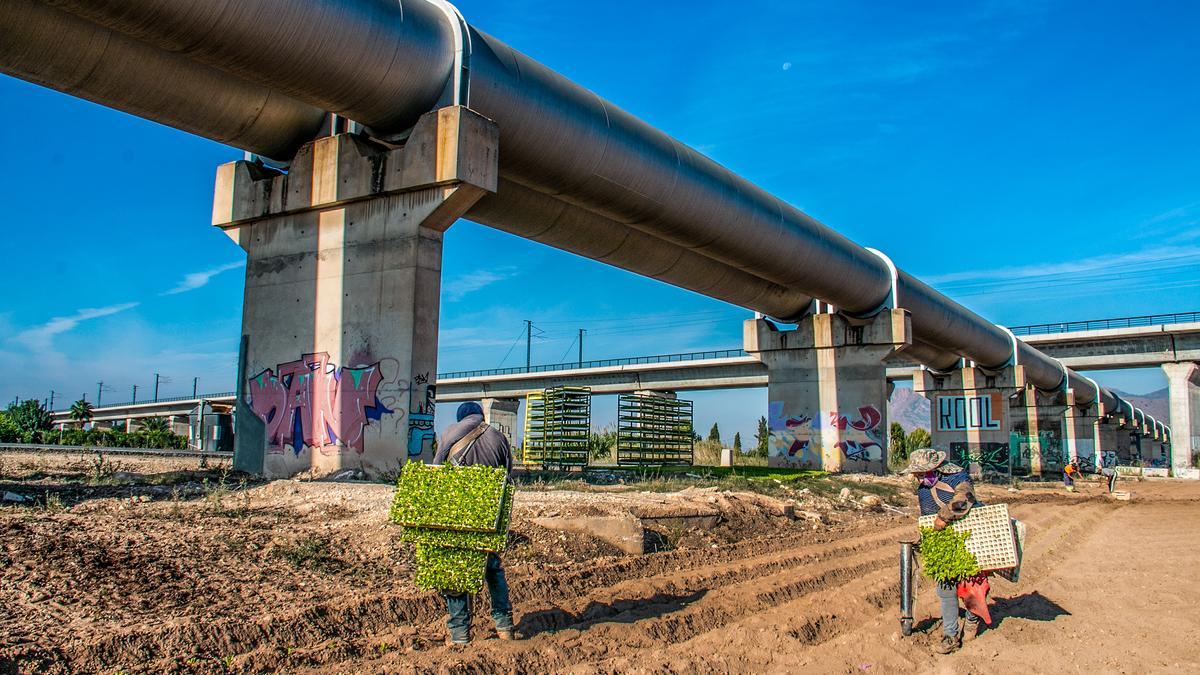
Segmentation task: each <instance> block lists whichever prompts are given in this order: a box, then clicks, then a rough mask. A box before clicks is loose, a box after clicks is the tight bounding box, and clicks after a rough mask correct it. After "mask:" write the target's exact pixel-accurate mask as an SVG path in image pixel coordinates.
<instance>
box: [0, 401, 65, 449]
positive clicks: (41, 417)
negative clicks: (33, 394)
mask: <svg viewBox="0 0 1200 675" xmlns="http://www.w3.org/2000/svg"><path fill="white" fill-rule="evenodd" d="M7 415H8V418H9V419H10V420H12V422H13V424H15V425H16V426H17V430H18V431H20V433H21V435H22V436H23V437H24V438H27V439H29V442H35V441H36V439H35V438H34V436H36V435H37V434H38V432H42V431H49V430H50V429H51V428H52V427H53V426H54V420H53V418H51V417H50V412H49V411H48V410H46V408H45V406H43V405H42V404H41V402H40V401H35V400H33V399H28V400H25V401H21V402H20V403H15V404H13V405H10V406H8V410H7Z"/></svg>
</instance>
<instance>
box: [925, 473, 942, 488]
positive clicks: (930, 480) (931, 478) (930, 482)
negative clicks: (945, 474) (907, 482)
mask: <svg viewBox="0 0 1200 675" xmlns="http://www.w3.org/2000/svg"><path fill="white" fill-rule="evenodd" d="M937 482H938V475H937V472H936V471H926V472H925V475H924V476H921V485H922V486H924V487H933V486H934V485H936V484H937Z"/></svg>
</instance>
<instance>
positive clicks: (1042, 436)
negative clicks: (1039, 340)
mask: <svg viewBox="0 0 1200 675" xmlns="http://www.w3.org/2000/svg"><path fill="white" fill-rule="evenodd" d="M1014 370H1016V372H1017V380H1018V384H1021V385H1022V386H1021V388H1020V390H1018V392H1017V395H1016V396H1014V397H1013V398H1012V410H1011V416H1012V417H1011V419H1012V423H1011V426H1010V429H1011V430H1012V434H1013V436H1014V438H1013V444H1014V445H1015V446H1016V447H1015V449H1016V451H1017V453H1018V460H1019V463H1020V466H1021V467H1022V468H1027V469H1028V470H1029V475H1031V476H1042V475H1046V476H1049V477H1052V478H1053V477H1054V476H1056V475H1057V474H1059V473H1061V472H1062V469H1063V466H1065V465H1066V454H1065V453H1064V443H1063V437H1064V436H1065V434H1064V433H1063V417H1064V413H1065V412H1066V408H1067V400H1066V392H1061V391H1053V392H1046V391H1041V390H1040V389H1038V388H1036V387H1034V386H1033V385H1031V384H1028V383H1027V382H1026V381H1025V377H1024V369H1023V368H1022V367H1021V366H1015V367H1014Z"/></svg>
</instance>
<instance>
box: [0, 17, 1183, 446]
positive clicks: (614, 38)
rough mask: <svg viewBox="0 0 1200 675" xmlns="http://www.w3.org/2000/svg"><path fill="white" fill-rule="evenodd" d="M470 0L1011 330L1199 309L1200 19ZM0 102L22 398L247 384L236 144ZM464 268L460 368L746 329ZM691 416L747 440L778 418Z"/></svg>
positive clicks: (637, 286)
mask: <svg viewBox="0 0 1200 675" xmlns="http://www.w3.org/2000/svg"><path fill="white" fill-rule="evenodd" d="M458 5H459V7H460V9H461V10H462V11H463V13H464V14H465V15H466V17H467V18H468V20H470V21H471V22H472V23H473V24H474V25H476V26H478V27H479V28H481V29H482V30H484V31H487V32H489V33H492V34H494V35H496V36H497V37H499V38H501V39H503V40H505V41H506V42H508V43H510V44H511V45H513V46H514V47H516V48H517V49H520V50H522V51H524V52H526V53H527V54H529V55H530V56H533V57H534V58H537V59H539V60H541V61H543V62H544V63H546V64H548V65H549V66H551V67H553V68H555V69H556V70H558V71H560V72H562V73H563V74H565V75H567V76H568V77H570V78H572V79H574V80H576V81H577V82H579V83H581V84H583V85H584V86H587V87H589V88H591V89H594V90H595V91H597V92H599V93H600V94H601V95H603V96H604V97H606V98H608V99H609V100H612V101H614V102H615V103H617V104H618V105H621V106H623V107H625V108H627V109H629V110H630V111H632V112H634V113H635V114H637V115H639V116H641V117H642V118H643V119H646V120H647V121H648V122H650V123H652V124H654V125H656V126H658V127H660V128H662V129H664V130H666V131H668V132H669V133H671V134H673V135H675V136H676V137H678V138H680V139H681V140H683V141H685V142H687V143H689V144H690V145H692V146H694V147H696V148H698V149H700V150H702V151H703V152H705V153H707V154H709V155H710V156H712V157H713V158H715V159H716V160H718V161H720V162H722V163H724V164H726V165H727V166H729V167H730V168H732V169H733V170H735V171H737V172H739V173H741V174H742V175H744V176H746V177H748V178H749V179H751V180H753V181H755V182H757V183H759V184H760V185H762V186H763V187H765V188H767V189H768V190H770V191H772V192H774V193H775V194H778V195H779V196H781V197H783V198H784V199H786V200H788V201H790V202H791V203H793V204H795V205H796V206H798V207H800V208H802V209H804V210H806V211H807V212H809V213H810V214H812V215H813V216H815V217H817V218H819V219H821V220H822V221H824V222H825V223H827V224H829V225H830V226H832V227H834V228H836V229H838V230H840V231H841V232H843V233H845V234H847V235H848V236H850V237H851V238H852V239H854V240H855V241H857V242H859V243H861V244H863V245H867V246H873V247H876V248H880V249H882V250H884V251H886V252H887V253H889V255H891V257H892V258H893V260H895V261H896V263H897V264H898V265H899V266H901V267H902V268H905V269H907V270H909V271H910V272H913V273H914V274H916V275H918V276H920V277H922V278H923V279H925V280H926V281H929V282H931V283H933V284H934V285H935V286H937V287H938V288H940V289H941V290H943V291H944V292H947V293H949V294H950V295H952V296H953V297H955V298H957V299H959V300H960V301H962V302H964V303H965V304H967V305H968V306H970V307H972V308H973V309H975V310H977V311H979V312H981V313H983V314H984V315H985V316H988V317H989V318H991V319H993V320H996V321H998V322H1002V323H1007V324H1010V325H1016V324H1025V323H1040V322H1047V321H1057V320H1072V319H1092V318H1103V317H1116V316H1129V315H1138V314H1147V313H1154V312H1173V311H1190V310H1196V309H1200V162H1198V161H1197V159H1196V158H1197V157H1200V126H1198V125H1197V124H1196V123H1195V120H1196V117H1197V114H1198V112H1200V84H1198V82H1197V78H1196V76H1195V74H1196V72H1198V71H1200V52H1197V50H1196V49H1195V47H1194V38H1195V34H1194V28H1195V26H1197V25H1200V5H1196V4H1195V3H1188V2H1178V3H1170V2H1156V3H1128V2H1119V3H1118V2H1087V3H1083V2H1079V3H1068V2H1063V3H1058V2H1001V1H995V2H982V3H969V2H945V3H890V2H838V3H828V2H796V3H773V2H751V1H747V2H742V3H739V4H738V6H737V11H736V12H730V11H728V7H729V5H728V4H727V3H721V4H720V5H716V4H713V5H711V6H707V5H705V4H704V3H691V2H689V3H676V2H659V3H644V2H623V1H614V2H608V3H586V4H584V3H548V2H523V1H508V2H483V1H482V0H462V1H461V2H459V3H458ZM0 101H3V102H4V103H5V108H6V110H7V111H8V113H9V118H8V123H7V124H5V125H2V126H0V147H3V148H4V161H3V163H2V164H0V172H2V173H3V178H4V180H3V181H2V182H0V195H2V196H3V199H4V203H5V204H6V206H7V208H6V216H7V218H6V221H7V222H6V224H5V225H6V227H5V228H4V243H5V251H6V255H5V257H4V261H5V271H4V279H5V281H6V283H5V287H6V291H7V292H6V293H4V295H3V298H4V300H3V301H0V372H3V373H4V376H3V377H2V378H0V401H5V402H6V401H10V400H12V398H13V397H14V396H21V397H22V398H25V397H31V396H36V397H38V398H44V397H46V396H48V394H49V391H50V390H51V389H53V390H56V391H58V392H62V393H60V394H59V397H60V399H59V400H62V397H66V398H68V399H74V398H77V397H79V395H80V394H82V393H84V392H87V394H88V398H89V399H92V400H94V399H95V395H96V389H97V382H99V381H101V380H103V381H104V382H105V383H106V386H111V387H112V389H111V390H109V391H106V392H105V394H104V397H105V398H106V399H108V400H116V399H122V400H128V398H129V394H130V390H131V388H132V386H133V385H135V384H136V385H138V386H139V398H141V397H142V396H143V392H147V391H148V390H149V388H150V387H152V385H153V380H154V374H155V373H156V372H158V373H162V374H163V375H165V376H166V377H168V378H169V380H170V381H169V382H167V383H165V384H163V386H162V392H161V393H162V395H173V394H182V393H190V391H191V387H192V378H193V377H199V378H200V389H201V390H207V391H218V390H228V389H232V388H233V373H234V370H235V363H236V345H237V337H238V333H239V326H240V314H241V298H242V268H241V266H240V262H241V260H242V259H243V254H242V251H241V250H240V249H238V248H237V247H236V246H235V245H234V244H233V243H231V242H230V241H229V240H228V239H227V238H226V237H224V236H223V235H222V234H221V233H220V232H219V231H217V230H215V229H213V228H212V227H211V226H210V225H209V214H210V208H211V196H212V195H211V191H212V181H213V175H214V170H215V167H216V166H217V165H218V164H220V163H223V162H226V161H230V160H232V159H237V158H239V157H240V155H241V153H240V152H239V151H236V150H233V149H231V148H228V147H224V146H221V145H218V144H215V143H212V142H209V141H206V140H203V139H199V138H196V137H192V136H189V135H187V134H184V133H182V132H178V131H175V130H172V129H168V128H166V127H162V126H158V125H156V124H153V123H150V122H146V121H143V120H139V119H136V118H133V117H130V116H128V115H124V114H122V113H118V112H114V111H111V110H107V109H104V108H100V107H98V106H95V105H92V104H90V103H86V102H84V101H81V100H78V99H73V98H70V97H68V96H65V95H62V94H58V93H56V92H52V91H49V90H46V89H42V88H39V87H36V86H33V85H30V84H26V83H24V82H20V81H17V80H14V79H11V78H5V77H0ZM480 250H486V251H488V258H489V259H491V260H497V261H499V262H498V263H497V265H496V267H494V268H492V269H489V270H484V271H480V270H478V269H476V263H475V260H476V259H477V254H478V251H480ZM444 269H445V278H444V292H443V313H442V329H441V351H440V363H439V370H441V371H448V370H459V369H469V368H491V367H496V366H500V365H504V366H515V365H521V364H522V363H523V361H524V345H523V344H519V343H518V344H517V345H516V346H515V347H513V345H514V342H519V341H517V338H518V336H519V335H520V334H521V333H522V330H523V320H524V319H531V320H533V321H534V322H535V325H536V326H537V328H538V329H539V334H540V337H539V339H537V340H536V341H535V343H534V345H533V350H534V361H535V362H536V363H548V362H557V361H559V360H561V359H562V358H563V356H564V354H565V355H566V357H567V358H568V359H570V358H573V355H574V354H575V351H574V350H575V348H574V346H572V344H571V343H572V340H573V339H574V337H575V334H576V330H577V329H579V328H584V329H587V330H588V335H587V338H586V340H585V358H608V357H619V356H631V355H639V354H650V353H669V352H675V351H691V350H700V349H725V348H734V347H738V346H740V331H741V325H740V324H741V319H742V318H745V317H746V316H747V315H748V313H747V312H745V311H743V310H740V309H738V308H735V307H730V306H728V305H724V304H722V303H719V302H716V301H713V300H709V299H707V298H704V297H701V296H698V295H695V294H692V293H688V292H685V291H681V290H678V289H675V288H671V287H668V286H665V285H662V284H660V283H657V282H654V281H650V280H646V279H641V278H638V277H636V276H633V275H630V274H628V273H625V272H622V271H619V270H615V269H612V268H608V267H605V266H603V265H600V264H598V263H594V262H591V261H588V260H583V259H578V258H575V257H573V256H570V255H568V254H565V253H562V252H559V251H556V250H553V249H549V248H546V247H543V246H540V245H537V244H533V243H530V242H526V241H524V240H521V239H519V238H516V237H513V236H510V235H507V234H503V233H500V232H496V231H493V230H489V229H488V228H485V227H482V226H479V225H475V224H473V223H467V222H462V223H459V224H457V225H455V226H454V227H453V228H452V229H451V231H450V232H449V234H448V235H447V238H446V245H445V262H444ZM510 349H511V351H510ZM1101 379H1102V381H1104V382H1105V383H1107V384H1110V385H1113V386H1117V387H1120V388H1122V389H1126V390H1129V391H1133V392H1135V393H1140V392H1145V391H1149V390H1153V389H1156V388H1159V387H1161V386H1163V380H1162V378H1161V375H1159V374H1158V372H1157V371H1128V372H1124V373H1104V374H1102V376H1101ZM693 398H695V399H696V401H697V407H696V410H697V412H696V422H697V426H698V427H700V428H702V429H707V427H708V426H709V425H710V424H711V423H712V422H713V421H714V420H716V421H719V422H720V424H721V426H722V428H723V429H725V430H726V435H727V436H731V435H732V432H733V431H735V430H740V431H742V433H743V435H744V436H746V435H748V434H749V433H751V432H752V429H753V425H754V421H755V420H756V419H757V417H758V416H759V415H760V414H763V412H765V401H766V397H765V392H757V391H748V392H722V393H704V394H696V395H695V396H694V397H693ZM609 403H610V402H606V401H604V400H602V401H599V402H598V404H597V413H598V414H597V421H598V422H603V421H606V418H611V415H612V412H611V410H610V408H611V407H613V406H611V405H609Z"/></svg>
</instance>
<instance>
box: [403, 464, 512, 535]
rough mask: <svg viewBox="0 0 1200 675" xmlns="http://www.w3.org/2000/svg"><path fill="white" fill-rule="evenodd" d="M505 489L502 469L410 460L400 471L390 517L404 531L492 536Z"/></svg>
mask: <svg viewBox="0 0 1200 675" xmlns="http://www.w3.org/2000/svg"><path fill="white" fill-rule="evenodd" d="M507 485H508V472H507V471H506V470H505V469H504V468H503V467H490V466H455V465H450V464H447V465H438V466H433V465H428V464H425V463H423V462H409V463H407V464H405V465H404V469H403V470H402V471H401V472H400V480H399V482H398V484H397V486H396V497H395V499H394V500H393V502H392V509H391V513H390V517H391V520H392V522H395V523H398V524H400V525H403V526H404V527H417V528H423V529H435V530H454V531H459V532H481V533H485V534H495V533H497V532H499V531H500V530H501V528H500V525H501V519H502V514H503V511H504V509H503V508H502V506H503V502H504V494H505V489H506V486H507Z"/></svg>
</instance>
